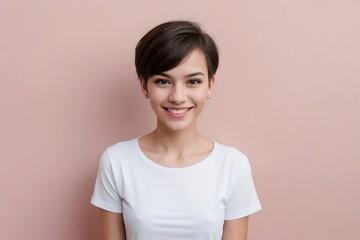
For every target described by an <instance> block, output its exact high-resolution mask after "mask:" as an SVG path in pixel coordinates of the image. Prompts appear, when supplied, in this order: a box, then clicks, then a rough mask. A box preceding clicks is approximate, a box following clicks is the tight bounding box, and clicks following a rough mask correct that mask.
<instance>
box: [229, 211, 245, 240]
mask: <svg viewBox="0 0 360 240" xmlns="http://www.w3.org/2000/svg"><path fill="white" fill-rule="evenodd" d="M248 221H249V217H248V216H247V217H243V218H238V219H234V220H225V222H224V227H223V236H222V240H246V239H247V230H248Z"/></svg>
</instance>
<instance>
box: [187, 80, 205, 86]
mask: <svg viewBox="0 0 360 240" xmlns="http://www.w3.org/2000/svg"><path fill="white" fill-rule="evenodd" d="M201 82H202V81H201V80H199V79H191V80H189V81H188V83H189V84H190V85H195V84H200V83H201Z"/></svg>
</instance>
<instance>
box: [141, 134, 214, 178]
mask: <svg viewBox="0 0 360 240" xmlns="http://www.w3.org/2000/svg"><path fill="white" fill-rule="evenodd" d="M139 138H140V137H137V138H135V139H134V145H135V147H136V151H137V152H138V154H139V155H140V157H141V159H142V160H144V162H145V163H147V164H148V165H150V166H152V167H154V168H156V169H159V170H162V171H167V172H185V171H190V170H193V169H197V168H199V167H201V166H204V165H206V164H207V163H208V162H210V161H211V159H213V158H214V155H215V152H216V151H217V149H218V143H217V142H214V141H213V142H212V143H213V149H212V150H211V152H210V153H209V154H208V155H207V156H206V157H205V158H203V159H202V160H200V161H199V162H196V163H194V164H192V165H189V166H186V167H178V168H177V167H166V166H164V165H161V164H159V163H156V162H154V161H153V160H151V159H150V158H149V157H148V156H146V155H145V153H144V152H143V150H142V149H141V147H140V144H139Z"/></svg>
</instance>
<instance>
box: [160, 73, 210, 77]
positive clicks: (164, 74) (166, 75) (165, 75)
mask: <svg viewBox="0 0 360 240" xmlns="http://www.w3.org/2000/svg"><path fill="white" fill-rule="evenodd" d="M156 75H159V76H163V77H167V78H172V77H171V75H169V74H167V73H159V74H156ZM197 75H202V76H205V75H204V74H203V73H202V72H194V73H190V74H188V75H186V76H185V77H194V76H197Z"/></svg>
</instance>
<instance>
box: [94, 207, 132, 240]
mask: <svg viewBox="0 0 360 240" xmlns="http://www.w3.org/2000/svg"><path fill="white" fill-rule="evenodd" d="M100 215H101V230H102V231H101V233H102V234H101V239H103V240H125V239H126V234H125V226H124V220H123V216H122V214H121V213H113V212H109V211H106V210H103V209H100Z"/></svg>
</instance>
